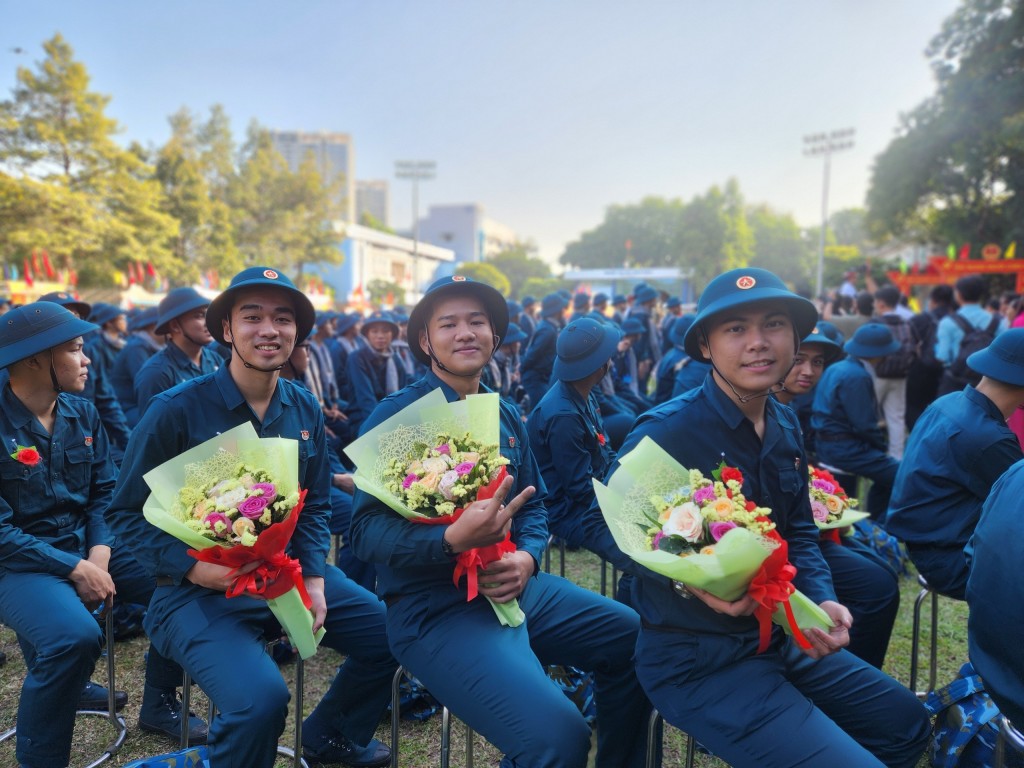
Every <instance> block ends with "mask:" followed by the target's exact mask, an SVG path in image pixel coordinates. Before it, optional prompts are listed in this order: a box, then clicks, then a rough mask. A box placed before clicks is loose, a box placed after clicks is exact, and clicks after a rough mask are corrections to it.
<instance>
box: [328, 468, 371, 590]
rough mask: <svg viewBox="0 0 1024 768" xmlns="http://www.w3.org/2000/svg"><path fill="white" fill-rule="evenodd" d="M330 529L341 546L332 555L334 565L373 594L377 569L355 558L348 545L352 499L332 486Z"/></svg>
mask: <svg viewBox="0 0 1024 768" xmlns="http://www.w3.org/2000/svg"><path fill="white" fill-rule="evenodd" d="M330 527H331V533H332V534H337V535H339V536H341V546H340V547H338V550H337V552H335V553H334V564H335V565H336V566H338V567H339V568H340V569H341V570H342V572H344V574H345V575H346V576H348V577H349V578H350V579H352V581H354V582H355V583H356V584H358V585H359V586H360V587H362V588H363V589H365V590H367V591H369V592H373V591H374V590H375V589H376V586H377V567H376V566H375V565H374V564H373V563H367V562H365V561H363V560H360V559H359V558H357V557H356V556H355V555H354V554H353V553H352V547H350V546H349V543H348V539H349V532H350V531H351V530H352V497H351V496H350V495H349V494H347V493H345V492H344V491H342V490H341V489H339V488H334V487H333V486H332V487H331V520H330Z"/></svg>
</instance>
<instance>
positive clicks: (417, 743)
mask: <svg viewBox="0 0 1024 768" xmlns="http://www.w3.org/2000/svg"><path fill="white" fill-rule="evenodd" d="M551 565H552V570H553V571H555V572H557V571H558V568H559V564H558V554H557V552H555V553H553V557H552V564H551ZM565 567H566V576H567V577H568V578H570V579H572V580H573V581H575V582H577V583H579V584H581V585H582V586H585V587H587V588H590V589H593V590H595V591H599V590H600V577H599V572H600V569H599V566H598V560H597V558H596V557H595V556H593V555H591V554H589V553H586V552H570V553H568V555H567V557H566V563H565ZM609 579H610V570H609ZM917 592H918V588H917V581H916V578H905V579H904V580H903V589H902V601H901V606H900V614H899V617H898V619H897V622H896V627H895V629H894V631H893V637H892V642H891V644H890V646H889V653H888V656H887V657H886V664H885V670H886V671H887V672H888V673H889V674H891V675H892V676H893V677H895V678H896V679H897V680H899V681H900V682H902V683H904V684H906V683H907V682H908V680H909V675H910V648H911V626H912V610H913V604H914V598H915V597H916V596H917ZM927 611H928V603H926V607H925V621H924V630H923V638H925V641H926V640H927V637H928V634H929V622H928V621H927V615H928V614H927ZM923 646H925V647H926V642H925V643H923ZM147 647H148V641H147V640H146V639H145V638H136V639H134V640H130V641H127V642H123V643H118V644H117V646H116V651H115V653H116V658H117V675H118V678H117V687H118V688H120V689H122V690H126V691H127V692H128V695H129V704H128V707H127V708H126V709H125V712H124V714H125V717H126V719H127V722H128V725H129V731H128V738H127V741H126V742H125V744H124V746H123V747H122V749H121V751H120V752H119V753H118V755H117V756H116V757H115V758H114V761H113V762H112V764H113V765H122V764H124V763H126V762H128V761H131V760H135V759H137V758H140V757H145V756H150V755H156V754H160V753H163V752H167V751H170V750H172V749H174V748H175V745H174V744H172V743H171V742H169V741H167V740H165V739H161V738H159V737H155V736H153V735H151V734H146V733H142V732H141V731H140V730H139V729H138V728H137V726H136V721H137V719H138V706H139V702H140V701H141V698H142V685H143V672H144V668H145V664H144V653H145V651H146V648H147ZM938 647H939V654H938V669H939V672H938V680H939V684H940V685H941V684H943V683H945V682H948V681H949V680H951V679H952V678H953V677H954V676H955V675H956V673H957V670H958V669H959V668H960V666H961V664H963V662H964V661H966V659H967V609H966V604H964V603H961V602H958V601H953V600H948V599H945V598H942V599H940V600H939V632H938ZM0 650H3V651H5V652H6V653H7V658H8V662H7V665H6V666H5V667H3V668H2V669H0V731H4V730H6V729H7V728H10V727H11V726H12V725H14V721H15V716H16V714H17V702H18V694H19V691H20V688H21V683H22V680H23V678H24V674H25V668H24V664H23V663H22V659H21V653H20V651H19V650H18V645H17V642H16V640H15V637H14V634H13V633H12V632H11V631H10V630H9V629H6V628H4V629H0ZM340 662H341V658H340V657H339V656H338V655H337V654H335V653H333V652H332V651H329V650H324V651H321V652H320V653H318V654H317V656H316V657H315V658H313V659H312V660H310V661H309V662H307V663H306V667H305V686H304V689H305V710H306V711H307V712H308V711H309V710H311V709H312V707H313V706H314V705H315V704H316V702H317V701H319V699H320V697H321V696H322V695H323V693H324V691H325V690H326V688H327V685H328V684H329V682H330V680H331V679H332V677H333V675H334V671H335V668H336V667H337V665H338V664H339V663H340ZM102 670H103V668H102V667H101V668H100V670H99V671H98V673H97V675H96V678H95V679H97V680H100V681H102V680H103V677H102ZM283 674H284V675H285V678H286V679H287V680H288V681H289V684H292V683H293V682H294V667H292V666H285V667H284V668H283ZM921 674H922V678H921V680H920V681H919V686H921V685H923V684H924V683H925V682H926V681H927V661H926V660H924V659H922V673H921ZM205 707H206V699H205V697H203V696H202V694H201V693H197V695H196V701H195V703H194V708H195V709H196V711H199V712H205ZM292 722H293V721H292V719H291V718H289V723H288V726H287V727H286V732H285V734H284V735H283V736H282V739H281V743H282V744H290V743H291V740H292ZM440 732H441V718H440V716H439V715H438V716H435V717H432V718H431V719H429V720H428V721H426V722H422V723H420V722H412V721H402V724H401V732H400V745H401V746H400V758H401V759H400V765H401V766H402V768H433V766H437V765H439V760H440V752H441V738H440ZM111 733H112V731H111V729H110V728H109V726H107V725H106V724H104V723H102V722H101V721H98V720H92V719H88V720H87V719H80V720H79V721H78V726H77V728H76V732H75V748H74V751H73V753H72V762H71V765H72V766H83V765H86V764H88V763H89V762H90V760H91V759H92V758H93V757H94V756H95V755H97V754H99V753H100V752H101V751H102V749H103V746H104V745H105V744H106V743H107V741H108V740H109V738H110V736H111ZM377 737H378V738H380V739H381V740H383V741H384V742H386V743H390V740H391V735H390V723H389V722H388V721H387V720H384V721H382V722H381V725H380V728H379V729H378V732H377ZM685 748H686V742H685V736H683V735H682V734H681V733H680V732H678V731H676V730H674V729H672V728H667V729H666V733H665V740H664V754H665V760H664V765H665V767H666V768H672V767H673V766H682V765H683V756H684V754H685ZM499 760H500V755H499V753H498V752H497V750H495V749H494V748H493V747H491V746H490V745H489V744H487V743H486V742H484V741H483V739H481V738H480V737H479V736H477V737H475V739H474V765H475V766H477V768H492V767H493V766H497V764H498V762H499ZM466 764H467V763H466V757H465V728H464V727H463V726H462V725H461V724H459V723H457V722H456V723H454V724H453V727H452V757H451V765H452V767H453V768H456V767H457V766H465V765H466ZM278 765H279V766H280V767H281V768H286V767H287V766H288V765H290V762H288V761H285V760H284V759H282V760H280V761H279V762H278ZM696 765H697V766H701V767H702V768H711V767H712V766H714V767H715V768H717V767H718V766H723V765H724V763H722V762H721V761H718V760H715V759H713V758H709V757H705V756H698V757H697V760H696ZM16 766H17V761H16V760H15V758H14V744H13V740H11V741H9V742H6V743H4V744H0V768H15V767H16ZM920 766H921V767H922V768H923V767H924V766H925V762H924V760H922V761H921V763H920Z"/></svg>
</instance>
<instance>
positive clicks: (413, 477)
mask: <svg viewBox="0 0 1024 768" xmlns="http://www.w3.org/2000/svg"><path fill="white" fill-rule="evenodd" d="M419 479H420V477H419V475H417V474H414V473H412V472H410V473H409V474H408V475H406V476H405V480H403V481H402V487H403V488H408V487H409V486H410V485H412V484H413V483H415V482H416V481H417V480H419Z"/></svg>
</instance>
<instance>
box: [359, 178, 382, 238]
mask: <svg viewBox="0 0 1024 768" xmlns="http://www.w3.org/2000/svg"><path fill="white" fill-rule="evenodd" d="M364 213H368V214H370V215H371V216H373V218H375V219H376V220H377V221H379V222H380V223H381V224H383V225H384V226H385V227H390V226H391V189H390V187H389V186H388V182H387V181H385V180H382V179H375V180H368V181H357V182H356V218H355V222H356V223H357V224H358V223H360V222H361V221H362V220H363V214H364Z"/></svg>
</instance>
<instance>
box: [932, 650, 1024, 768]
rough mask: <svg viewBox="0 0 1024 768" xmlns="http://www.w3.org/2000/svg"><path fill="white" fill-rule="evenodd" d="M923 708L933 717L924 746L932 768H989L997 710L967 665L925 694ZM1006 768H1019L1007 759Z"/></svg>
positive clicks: (1015, 761) (1016, 759)
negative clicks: (926, 746) (939, 686)
mask: <svg viewBox="0 0 1024 768" xmlns="http://www.w3.org/2000/svg"><path fill="white" fill-rule="evenodd" d="M924 706H925V709H927V710H928V712H929V713H930V714H932V715H934V716H935V724H934V726H932V738H931V741H930V742H929V744H928V764H929V765H930V766H932V768H991V766H992V765H993V764H994V758H995V747H996V741H997V739H998V738H999V708H998V707H997V706H996V703H995V702H994V701H992V697H991V696H989V695H988V694H987V693H986V692H985V684H984V683H983V682H982V679H981V676H980V675H979V674H978V673H977V672H975V671H974V667H973V666H972V665H971V662H967V663H966V664H964V665H963V666H962V667H961V668H960V673H959V674H958V675H957V677H956V679H955V680H953V682H951V683H950V684H949V685H946V686H943V687H942V688H939V689H938V690H935V691H932V692H931V693H929V694H928V698H927V699H926V700H925V703H924ZM1006 768H1021V760H1020V758H1019V757H1016V756H1011V755H1008V756H1007V761H1006Z"/></svg>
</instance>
